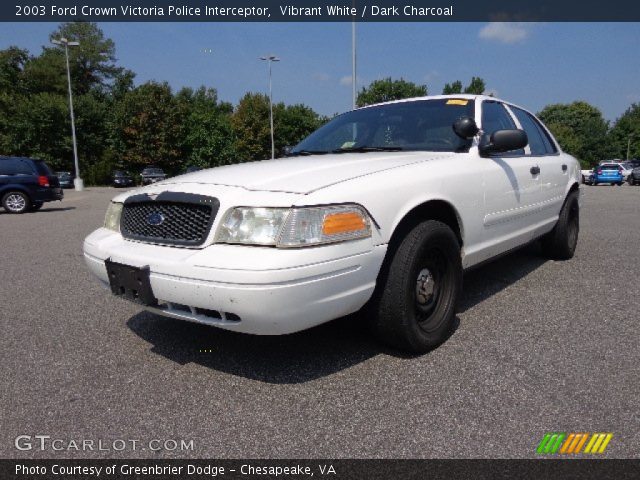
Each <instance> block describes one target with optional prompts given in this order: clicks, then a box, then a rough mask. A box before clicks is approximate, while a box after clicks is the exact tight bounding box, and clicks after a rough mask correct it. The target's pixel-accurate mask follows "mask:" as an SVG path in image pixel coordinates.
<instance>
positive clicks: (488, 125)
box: [479, 100, 540, 256]
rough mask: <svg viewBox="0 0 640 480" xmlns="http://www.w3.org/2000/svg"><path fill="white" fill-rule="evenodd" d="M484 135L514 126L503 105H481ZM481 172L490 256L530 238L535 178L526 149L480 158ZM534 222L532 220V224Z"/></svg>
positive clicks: (537, 193)
mask: <svg viewBox="0 0 640 480" xmlns="http://www.w3.org/2000/svg"><path fill="white" fill-rule="evenodd" d="M480 128H481V130H482V133H483V135H491V134H492V133H493V132H495V131H496V130H505V129H507V130H508V129H515V128H517V127H516V123H515V121H514V119H513V118H512V117H511V115H510V113H509V111H508V110H507V109H506V108H505V106H504V104H503V103H502V102H497V101H494V100H485V101H483V102H482V113H481V125H480ZM479 161H481V162H485V163H484V164H483V166H484V168H483V171H484V175H483V177H484V179H483V182H484V191H485V192H484V193H485V195H484V198H485V200H484V210H485V211H484V221H483V223H484V232H485V241H486V242H487V245H488V250H487V254H488V256H493V255H495V254H497V253H501V252H503V251H505V250H508V249H510V248H514V247H516V246H518V245H521V244H523V243H526V242H528V241H530V240H531V239H532V238H533V229H532V217H535V215H536V214H537V213H538V206H537V203H538V202H539V198H540V184H539V181H538V174H537V173H536V171H535V170H532V166H533V165H535V162H533V163H532V162H531V159H530V158H528V155H527V153H526V152H525V149H521V150H516V151H512V152H506V153H500V154H496V155H492V156H490V157H488V158H481V159H480V160H479ZM534 222H535V220H534Z"/></svg>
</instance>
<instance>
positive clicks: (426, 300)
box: [415, 248, 447, 332]
mask: <svg viewBox="0 0 640 480" xmlns="http://www.w3.org/2000/svg"><path fill="white" fill-rule="evenodd" d="M421 263H422V267H423V268H422V269H421V270H420V272H418V275H417V280H416V295H415V299H416V300H415V306H416V320H417V322H418V325H419V326H420V328H422V329H423V330H425V331H426V332H431V331H433V330H435V329H437V328H439V327H440V324H441V323H442V318H441V316H439V315H435V314H434V313H435V312H436V310H437V309H438V304H439V302H440V296H441V295H440V292H441V290H442V283H443V281H444V279H445V275H446V271H447V267H446V262H444V261H443V253H442V252H440V251H439V250H438V249H435V248H433V249H430V250H428V251H426V252H425V256H424V259H423V261H422V262H421Z"/></svg>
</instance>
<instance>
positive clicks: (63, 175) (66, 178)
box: [56, 172, 73, 188]
mask: <svg viewBox="0 0 640 480" xmlns="http://www.w3.org/2000/svg"><path fill="white" fill-rule="evenodd" d="M56 177H58V181H59V182H60V188H73V175H72V174H71V172H56Z"/></svg>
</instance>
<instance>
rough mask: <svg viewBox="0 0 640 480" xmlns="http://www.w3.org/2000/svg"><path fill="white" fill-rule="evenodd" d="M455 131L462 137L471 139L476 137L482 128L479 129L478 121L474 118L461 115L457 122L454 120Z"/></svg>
mask: <svg viewBox="0 0 640 480" xmlns="http://www.w3.org/2000/svg"><path fill="white" fill-rule="evenodd" d="M453 131H454V132H455V133H456V135H458V136H459V137H460V138H463V139H465V140H469V139H470V138H473V137H475V136H476V135H477V134H478V132H479V131H480V130H479V129H478V126H477V125H476V121H475V120H474V119H473V118H471V117H460V118H459V119H457V120H456V121H455V122H453Z"/></svg>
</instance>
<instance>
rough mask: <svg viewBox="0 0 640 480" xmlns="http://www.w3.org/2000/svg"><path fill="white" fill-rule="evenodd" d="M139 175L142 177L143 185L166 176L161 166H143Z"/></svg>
mask: <svg viewBox="0 0 640 480" xmlns="http://www.w3.org/2000/svg"><path fill="white" fill-rule="evenodd" d="M140 176H141V177H142V184H143V185H149V184H151V183H156V182H159V181H161V180H164V179H165V178H167V175H166V173H164V171H163V170H162V169H161V168H157V167H147V168H145V169H144V170H142V173H141V174H140Z"/></svg>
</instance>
